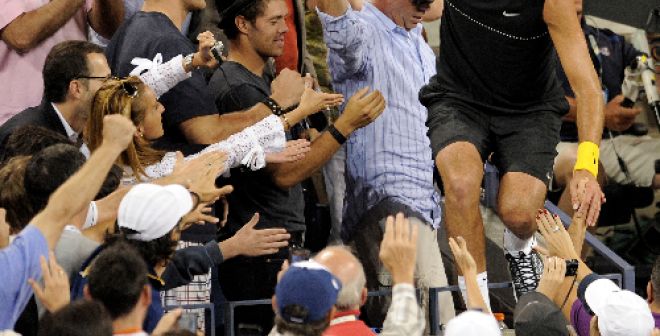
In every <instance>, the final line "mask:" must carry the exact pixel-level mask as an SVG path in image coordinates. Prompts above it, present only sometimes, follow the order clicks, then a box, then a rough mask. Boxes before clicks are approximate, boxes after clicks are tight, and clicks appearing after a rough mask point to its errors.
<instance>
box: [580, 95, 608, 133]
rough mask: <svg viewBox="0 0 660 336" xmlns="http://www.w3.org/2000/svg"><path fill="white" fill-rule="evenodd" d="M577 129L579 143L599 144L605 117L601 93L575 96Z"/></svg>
mask: <svg viewBox="0 0 660 336" xmlns="http://www.w3.org/2000/svg"><path fill="white" fill-rule="evenodd" d="M576 100H577V117H576V122H577V127H578V138H579V140H580V142H582V141H590V142H593V143H595V144H600V140H601V138H602V134H603V126H604V123H605V117H604V114H603V104H604V103H603V94H602V92H587V93H585V94H582V95H580V96H577V99H576Z"/></svg>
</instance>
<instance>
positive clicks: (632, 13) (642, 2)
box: [584, 0, 660, 28]
mask: <svg viewBox="0 0 660 336" xmlns="http://www.w3.org/2000/svg"><path fill="white" fill-rule="evenodd" d="M658 6H660V0H584V13H585V14H587V15H594V16H597V17H601V18H603V19H607V20H610V21H615V22H619V23H623V24H627V25H630V26H633V27H637V28H644V26H645V25H646V20H647V18H648V16H649V12H651V10H652V9H653V8H655V7H658Z"/></svg>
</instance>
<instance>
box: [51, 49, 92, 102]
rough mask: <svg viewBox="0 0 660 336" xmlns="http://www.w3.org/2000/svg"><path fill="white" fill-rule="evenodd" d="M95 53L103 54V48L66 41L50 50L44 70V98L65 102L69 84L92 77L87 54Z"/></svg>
mask: <svg viewBox="0 0 660 336" xmlns="http://www.w3.org/2000/svg"><path fill="white" fill-rule="evenodd" d="M93 53H96V54H103V48H101V47H100V46H98V45H96V44H94V43H91V42H87V41H64V42H60V43H58V44H56V45H55V46H54V47H53V48H52V49H51V50H50V52H49V53H48V56H46V62H45V63H44V69H43V77H44V96H45V97H46V99H47V100H48V101H49V102H52V103H61V102H63V101H64V100H65V98H66V93H67V91H68V90H69V83H70V82H71V81H72V80H74V79H76V78H79V77H80V76H89V75H90V74H89V68H87V54H93Z"/></svg>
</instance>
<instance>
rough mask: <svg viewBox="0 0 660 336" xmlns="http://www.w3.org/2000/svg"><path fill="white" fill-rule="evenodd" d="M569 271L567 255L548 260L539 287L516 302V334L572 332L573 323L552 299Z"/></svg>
mask: <svg viewBox="0 0 660 336" xmlns="http://www.w3.org/2000/svg"><path fill="white" fill-rule="evenodd" d="M565 274H566V261H565V260H564V259H561V258H557V257H551V258H548V259H546V260H545V263H544V265H543V275H541V280H540V281H539V286H538V287H537V288H536V291H534V292H529V293H527V294H525V295H523V296H522V297H520V300H518V304H517V305H516V309H515V311H514V314H513V318H514V329H515V330H516V335H518V336H527V335H529V336H532V335H534V336H546V335H547V336H550V335H552V336H555V335H569V330H573V327H572V326H571V325H570V323H569V322H568V321H567V320H566V318H565V317H564V315H563V314H562V312H561V310H560V309H559V307H557V305H556V304H555V303H554V302H553V301H552V298H553V297H555V295H556V294H557V292H558V291H559V288H560V286H561V283H562V281H564V276H565ZM571 335H572V334H571Z"/></svg>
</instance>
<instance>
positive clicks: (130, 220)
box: [117, 183, 193, 241]
mask: <svg viewBox="0 0 660 336" xmlns="http://www.w3.org/2000/svg"><path fill="white" fill-rule="evenodd" d="M192 208H193V199H192V196H191V195H190V192H189V191H188V189H186V188H184V187H183V186H181V185H178V184H172V185H168V186H160V185H156V184H149V183H142V184H138V185H136V186H134V187H133V188H131V190H130V191H129V192H128V193H127V194H126V196H124V198H123V199H122V200H121V203H120V204H119V213H118V215H117V224H118V225H119V227H121V228H127V229H131V230H134V231H137V232H138V233H136V234H133V235H129V236H128V238H130V239H135V240H140V241H151V240H154V239H157V238H160V237H162V236H164V235H166V234H167V233H168V232H170V231H171V230H172V229H173V228H174V227H175V226H176V225H177V224H178V223H179V220H181V217H183V216H184V215H186V214H187V213H189V212H190V211H191V210H192Z"/></svg>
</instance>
